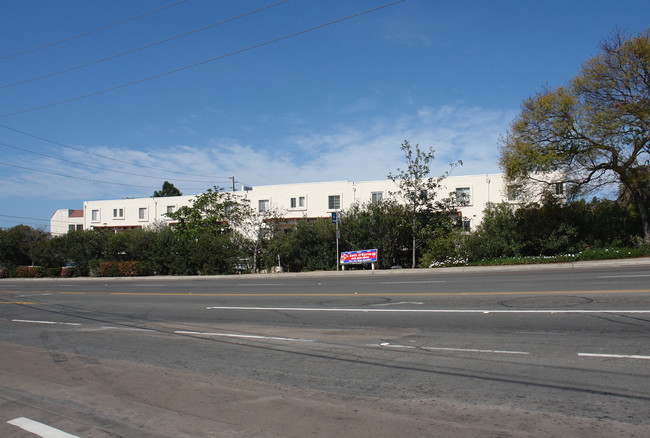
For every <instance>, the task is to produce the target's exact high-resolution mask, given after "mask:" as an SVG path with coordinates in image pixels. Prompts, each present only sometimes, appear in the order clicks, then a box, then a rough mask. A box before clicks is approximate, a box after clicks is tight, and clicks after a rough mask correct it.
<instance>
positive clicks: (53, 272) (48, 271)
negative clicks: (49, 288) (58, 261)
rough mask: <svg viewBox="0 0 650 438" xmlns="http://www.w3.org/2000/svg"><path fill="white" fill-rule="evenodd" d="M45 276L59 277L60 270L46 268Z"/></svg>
mask: <svg viewBox="0 0 650 438" xmlns="http://www.w3.org/2000/svg"><path fill="white" fill-rule="evenodd" d="M45 275H46V276H47V277H60V276H61V268H47V269H46V270H45Z"/></svg>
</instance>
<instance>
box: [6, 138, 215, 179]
mask: <svg viewBox="0 0 650 438" xmlns="http://www.w3.org/2000/svg"><path fill="white" fill-rule="evenodd" d="M0 146H4V147H7V148H11V149H16V150H19V151H23V152H27V153H30V154H34V155H40V156H41V157H46V158H52V159H54V160H59V161H63V162H66V163H72V164H76V165H78V166H85V167H90V168H91V169H98V170H105V171H107V172H115V173H121V174H123V175H132V176H139V177H142V178H150V179H158V180H160V179H164V178H165V177H162V176H152V175H142V174H140V173H131V172H125V171H122V170H115V169H108V168H106V167H101V166H93V165H92V164H86V163H80V162H78V161H72V160H67V159H65V158H59V157H56V156H54V155H48V154H43V153H41V152H35V151H32V150H29V149H25V148H21V147H18V146H12V145H9V144H7V143H2V142H0ZM174 180H175V181H182V182H192V183H212V182H213V181H197V180H193V179H180V178H174Z"/></svg>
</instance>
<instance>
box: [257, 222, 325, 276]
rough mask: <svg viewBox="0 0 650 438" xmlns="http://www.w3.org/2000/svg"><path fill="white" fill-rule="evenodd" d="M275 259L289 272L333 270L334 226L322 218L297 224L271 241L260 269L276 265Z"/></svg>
mask: <svg viewBox="0 0 650 438" xmlns="http://www.w3.org/2000/svg"><path fill="white" fill-rule="evenodd" d="M278 256H279V257H280V264H281V266H282V267H283V269H284V270H285V271H289V272H301V271H319V270H333V269H336V261H337V254H336V228H335V226H334V225H333V224H332V223H331V221H329V220H325V219H319V220H317V221H307V220H306V219H303V220H300V221H298V223H297V224H296V225H295V226H294V227H291V228H289V229H287V230H285V231H280V232H278V233H276V235H275V236H274V237H273V239H271V241H270V242H269V246H268V249H267V251H266V253H265V254H264V255H263V266H264V267H265V268H266V269H271V268H272V267H274V266H277V264H278Z"/></svg>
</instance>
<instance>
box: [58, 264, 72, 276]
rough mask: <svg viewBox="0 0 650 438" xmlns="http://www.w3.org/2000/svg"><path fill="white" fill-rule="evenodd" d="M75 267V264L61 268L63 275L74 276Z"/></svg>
mask: <svg viewBox="0 0 650 438" xmlns="http://www.w3.org/2000/svg"><path fill="white" fill-rule="evenodd" d="M74 276H75V269H74V267H73V266H64V267H62V268H61V277H74Z"/></svg>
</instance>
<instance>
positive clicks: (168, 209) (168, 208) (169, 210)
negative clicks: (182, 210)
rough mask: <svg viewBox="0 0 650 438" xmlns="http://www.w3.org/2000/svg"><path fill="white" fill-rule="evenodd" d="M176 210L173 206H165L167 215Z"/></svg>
mask: <svg viewBox="0 0 650 438" xmlns="http://www.w3.org/2000/svg"><path fill="white" fill-rule="evenodd" d="M175 210H176V206H175V205H168V206H167V213H173V212H174V211H175Z"/></svg>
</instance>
